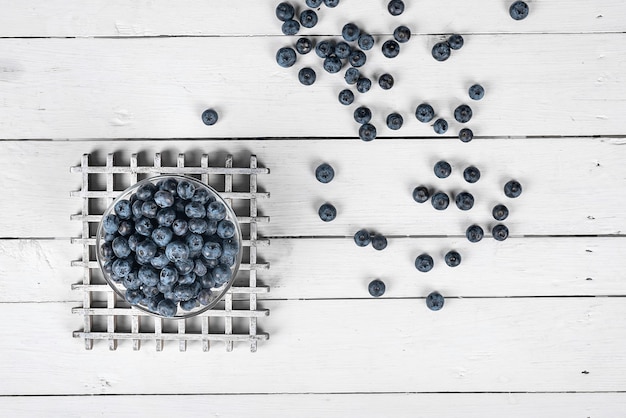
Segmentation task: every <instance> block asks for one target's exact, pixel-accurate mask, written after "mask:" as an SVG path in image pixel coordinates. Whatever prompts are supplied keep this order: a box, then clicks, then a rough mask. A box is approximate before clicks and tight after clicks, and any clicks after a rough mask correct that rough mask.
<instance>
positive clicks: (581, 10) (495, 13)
mask: <svg viewBox="0 0 626 418" xmlns="http://www.w3.org/2000/svg"><path fill="white" fill-rule="evenodd" d="M2 3H5V4H3V6H4V7H3V9H4V10H5V11H6V13H3V15H2V16H1V17H0V28H1V29H0V36H3V37H11V36H41V37H46V36H158V35H191V36H195V35H209V36H214V35H217V36H224V35H246V36H249V35H279V34H281V31H280V24H279V23H280V22H279V21H278V20H277V19H276V17H275V15H274V8H275V6H276V4H278V1H267V0H266V1H246V0H230V1H228V2H218V1H208V2H207V1H199V0H182V1H177V2H176V3H175V4H174V3H171V2H168V1H166V0H156V1H148V0H141V1H134V2H132V3H130V4H128V3H127V2H124V1H122V0H113V1H104V0H97V1H90V2H80V1H76V0H72V1H61V0H52V1H47V2H38V1H36V0H25V1H20V2H10V1H3V2H2ZM290 3H292V4H293V5H295V6H297V7H298V9H299V10H303V9H304V8H306V6H305V4H304V0H298V1H291V2H290ZM405 3H406V6H407V7H406V10H405V12H404V14H403V15H402V16H399V17H392V16H391V15H390V14H388V13H387V10H386V4H387V1H363V0H341V2H340V4H339V6H338V7H337V8H336V9H328V8H326V7H323V6H322V7H321V8H320V9H319V11H318V14H319V17H320V20H319V23H318V24H317V26H316V27H315V28H313V29H308V30H303V31H302V33H306V34H311V33H315V34H328V33H335V34H338V33H340V29H341V27H342V26H343V25H344V24H345V23H346V22H347V21H353V22H355V23H357V24H359V25H360V26H362V27H363V28H364V29H366V30H367V31H369V32H371V33H390V32H391V31H392V30H393V28H395V27H396V26H397V25H399V24H407V23H410V24H413V28H412V29H413V30H414V31H415V32H416V33H442V32H452V31H456V32H462V33H469V32H480V33H485V32H487V33H489V32H513V33H517V32H530V33H533V32H540V33H541V32H589V31H594V32H595V31H622V30H623V28H624V25H623V20H622V18H623V16H624V13H626V8H625V7H624V3H623V2H621V1H619V0H596V1H593V2H589V1H576V2H570V1H565V0H533V1H531V2H530V6H531V14H530V16H529V17H528V18H527V19H526V20H525V21H521V22H515V21H513V20H512V19H511V18H510V17H509V14H508V6H509V4H510V3H511V2H506V1H504V2H493V1H480V2H472V3H471V6H468V5H467V4H466V2H463V1H462V0H443V1H437V0H430V1H421V2H419V3H415V2H405Z"/></svg>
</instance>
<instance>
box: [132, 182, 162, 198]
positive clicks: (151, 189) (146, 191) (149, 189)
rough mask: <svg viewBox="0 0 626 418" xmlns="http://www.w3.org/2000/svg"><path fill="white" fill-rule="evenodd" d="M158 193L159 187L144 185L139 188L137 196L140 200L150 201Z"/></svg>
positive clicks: (149, 184)
mask: <svg viewBox="0 0 626 418" xmlns="http://www.w3.org/2000/svg"><path fill="white" fill-rule="evenodd" d="M156 191H157V186H155V185H154V184H152V183H145V184H142V185H141V186H139V187H138V188H137V191H136V192H135V196H136V197H137V199H139V200H150V199H152V198H153V197H154V193H156Z"/></svg>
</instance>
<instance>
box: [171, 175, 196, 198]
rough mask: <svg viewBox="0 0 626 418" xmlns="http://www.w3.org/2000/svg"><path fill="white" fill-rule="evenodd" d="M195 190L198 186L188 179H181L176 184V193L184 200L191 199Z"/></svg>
mask: <svg viewBox="0 0 626 418" xmlns="http://www.w3.org/2000/svg"><path fill="white" fill-rule="evenodd" d="M195 192H196V186H195V185H194V184H193V183H192V182H190V181H188V180H181V181H180V182H178V186H176V193H178V197H180V198H181V199H183V200H191V198H192V197H193V195H194V193H195Z"/></svg>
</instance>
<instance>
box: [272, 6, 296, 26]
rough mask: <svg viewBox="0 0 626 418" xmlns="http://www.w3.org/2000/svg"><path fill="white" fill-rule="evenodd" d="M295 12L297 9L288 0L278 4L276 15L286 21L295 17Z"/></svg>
mask: <svg viewBox="0 0 626 418" xmlns="http://www.w3.org/2000/svg"><path fill="white" fill-rule="evenodd" d="M295 14H296V10H295V9H294V8H293V6H292V5H291V4H289V3H287V2H282V3H279V4H278V6H276V17H277V18H278V20H281V21H283V22H284V21H286V20H289V19H293V17H294V16H295Z"/></svg>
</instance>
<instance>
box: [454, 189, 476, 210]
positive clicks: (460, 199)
mask: <svg viewBox="0 0 626 418" xmlns="http://www.w3.org/2000/svg"><path fill="white" fill-rule="evenodd" d="M454 200H455V202H456V207H457V208H459V209H461V210H470V209H471V208H473V207H474V196H472V194H471V193H468V192H461V193H459V194H458V195H456V198H455V199H454Z"/></svg>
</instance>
